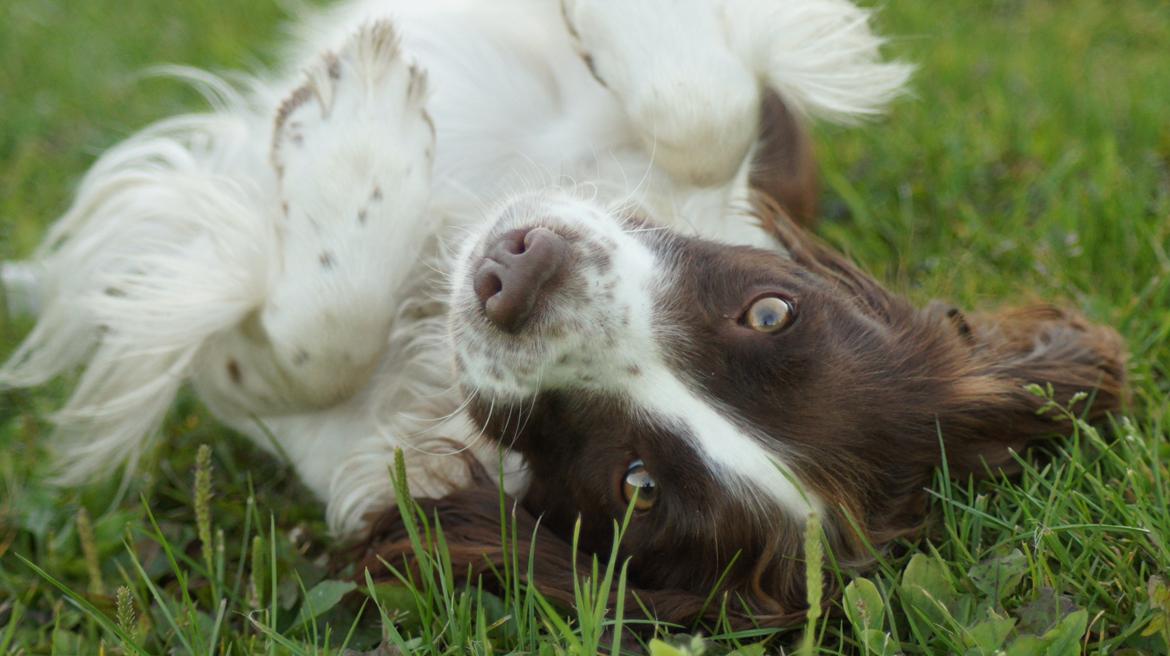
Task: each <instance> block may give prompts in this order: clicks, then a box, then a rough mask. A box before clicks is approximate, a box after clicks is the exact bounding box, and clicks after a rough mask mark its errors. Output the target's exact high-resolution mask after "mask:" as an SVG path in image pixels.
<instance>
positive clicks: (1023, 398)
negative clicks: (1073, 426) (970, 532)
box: [927, 305, 1125, 474]
mask: <svg viewBox="0 0 1170 656" xmlns="http://www.w3.org/2000/svg"><path fill="white" fill-rule="evenodd" d="M927 312H928V313H933V314H935V315H936V318H937V319H938V320H939V321H940V322H943V323H944V330H951V331H953V333H954V335H955V336H956V339H957V340H958V343H959V348H960V349H966V351H967V363H966V365H965V366H963V367H962V368H961V373H960V376H959V377H958V379H957V381H956V384H955V385H954V387H953V389H952V393H951V398H950V399H949V400H948V402H947V403H946V404H945V407H946V410H945V411H944V412H943V413H942V414H941V415H940V417H939V419H940V422H941V424H942V427H943V435H944V438H946V437H947V436H948V433H952V434H954V435H955V436H956V437H959V438H960V440H959V441H955V440H948V444H947V452H948V458H949V465H950V468H951V470H952V472H955V473H959V474H962V473H966V472H971V473H982V472H983V471H985V463H986V465H989V466H991V467H1005V466H1006V467H1007V468H1008V469H1010V468H1011V467H1010V463H1011V462H1012V458H1011V452H1010V451H1009V449H1010V450H1015V451H1019V450H1022V449H1023V448H1024V447H1026V446H1027V445H1028V444H1030V443H1032V442H1035V441H1038V440H1041V439H1044V438H1047V437H1052V436H1054V435H1064V434H1067V432H1068V430H1069V429H1068V427H1067V424H1062V421H1063V420H1062V417H1061V416H1059V414H1058V413H1053V412H1043V413H1042V412H1040V411H1041V409H1042V408H1043V407H1044V406H1045V404H1046V400H1045V399H1044V398H1042V397H1040V396H1037V395H1036V394H1035V393H1033V392H1032V391H1029V389H1028V388H1029V387H1030V386H1032V385H1039V386H1040V387H1041V388H1047V387H1048V386H1051V389H1052V392H1053V394H1052V396H1053V400H1055V401H1056V402H1057V403H1058V404H1061V405H1062V406H1068V405H1069V404H1070V403H1071V402H1072V401H1073V400H1074V398H1076V397H1078V395H1079V396H1081V397H1083V398H1082V399H1081V400H1079V401H1077V403H1076V405H1075V407H1073V408H1072V410H1073V411H1074V412H1075V413H1077V415H1079V416H1083V417H1084V418H1085V419H1087V420H1088V421H1090V422H1093V421H1099V420H1101V419H1103V418H1104V417H1105V416H1106V414H1107V413H1110V412H1114V411H1117V410H1119V409H1120V408H1121V407H1122V406H1123V404H1124V402H1125V345H1124V342H1123V341H1122V339H1121V337H1120V336H1119V335H1118V334H1117V333H1116V332H1115V331H1114V330H1113V329H1111V328H1108V327H1106V326H1102V325H1099V324H1094V323H1092V322H1090V321H1088V320H1086V319H1085V318H1084V317H1082V316H1081V315H1079V314H1077V313H1075V312H1073V311H1070V310H1063V309H1060V308H1056V307H1053V306H1050V305H1034V306H1030V307H1024V308H1013V309H1007V310H1001V311H998V312H992V313H986V314H973V315H971V316H970V317H965V316H964V315H963V314H962V313H961V312H959V311H957V310H954V309H943V308H942V307H941V306H939V305H934V306H932V307H931V308H928V310H927Z"/></svg>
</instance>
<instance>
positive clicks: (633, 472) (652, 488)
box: [622, 460, 658, 510]
mask: <svg viewBox="0 0 1170 656" xmlns="http://www.w3.org/2000/svg"><path fill="white" fill-rule="evenodd" d="M635 493H637V495H638V499H637V500H636V501H634V508H636V509H637V510H649V509H650V508H652V507H653V506H654V502H655V501H657V500H658V487H657V485H656V484H655V483H654V477H653V476H651V475H650V472H648V471H646V465H645V464H644V463H643V462H642V461H641V460H635V461H633V462H631V463H630V467H629V469H627V470H626V478H625V480H624V481H622V497H623V498H624V499H625V500H626V503H629V502H630V500H631V499H633V498H634V494H635Z"/></svg>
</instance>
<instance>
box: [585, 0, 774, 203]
mask: <svg viewBox="0 0 1170 656" xmlns="http://www.w3.org/2000/svg"><path fill="white" fill-rule="evenodd" d="M562 8H563V10H564V14H565V21H566V24H567V26H568V28H569V32H570V33H571V34H572V35H573V37H574V39H575V40H576V45H577V47H578V50H579V51H580V53H581V56H582V58H584V59H585V61H586V63H587V64H588V65H589V66H590V68H591V70H592V71H593V72H594V75H595V76H596V77H597V78H598V79H599V80H600V81H601V82H602V83H603V84H605V85H606V86H607V87H609V88H610V90H612V91H613V92H614V93H615V94H616V95H617V96H618V97H619V98H620V99H621V100H622V101H623V102H624V104H625V106H626V110H627V112H628V113H629V116H630V118H631V120H632V121H633V122H634V123H635V125H636V126H637V127H638V128H639V129H640V130H641V132H642V135H643V139H644V141H645V146H646V148H647V149H648V150H650V151H651V152H653V154H654V157H655V161H656V162H657V163H658V164H659V166H661V167H662V168H663V169H665V170H666V171H667V172H669V173H670V174H671V175H673V176H675V177H676V178H678V179H680V180H684V181H688V182H691V183H693V184H699V185H717V184H721V183H723V182H726V181H727V180H730V179H731V178H732V177H733V176H734V175H735V173H736V172H737V171H738V170H739V168H740V166H741V165H742V164H743V161H744V159H745V158H746V157H747V154H748V150H749V148H750V147H751V145H752V143H753V141H754V140H755V135H756V130H757V124H758V118H759V107H760V98H761V91H760V85H759V83H758V82H757V80H756V77H755V75H754V74H753V73H752V72H751V71H750V70H749V69H748V67H747V66H746V65H745V64H744V63H743V62H742V61H741V60H740V58H739V57H737V55H736V54H735V53H734V52H733V51H732V50H731V48H730V47H729V46H728V44H727V39H726V37H725V35H724V34H723V31H722V27H721V22H720V20H719V16H718V15H717V13H716V11H715V8H714V6H713V4H712V3H711V2H710V0H638V1H637V2H628V1H625V0H563V4H562Z"/></svg>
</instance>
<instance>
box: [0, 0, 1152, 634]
mask: <svg viewBox="0 0 1170 656" xmlns="http://www.w3.org/2000/svg"><path fill="white" fill-rule="evenodd" d="M485 1H486V0H485ZM286 6H287V4H286V3H280V2H278V1H277V0H255V1H253V2H227V1H226V0H214V1H213V0H191V1H189V2H173V3H162V2H148V1H146V0H120V1H117V2H115V1H113V0H88V1H86V2H62V1H60V0H8V1H7V2H6V3H5V5H4V9H3V11H2V18H0V60H2V61H3V62H4V63H3V66H0V258H3V259H9V258H18V257H21V256H27V255H28V254H29V253H31V251H32V249H33V248H34V247H35V246H36V243H37V241H38V238H39V235H40V234H41V233H42V231H43V230H44V228H45V227H46V226H47V225H48V224H49V222H50V221H51V220H52V219H53V218H54V217H55V216H57V215H58V214H60V213H61V212H62V211H63V210H64V209H65V208H66V206H67V203H68V202H69V198H70V193H71V189H73V188H74V186H75V185H76V184H77V182H78V180H79V178H80V176H81V175H82V174H83V172H84V171H85V169H86V167H87V166H88V165H89V164H90V163H91V162H92V160H93V158H94V157H95V155H96V154H97V153H99V152H101V151H102V150H103V149H105V148H106V147H108V146H110V145H111V144H113V143H115V142H117V141H118V140H120V139H122V138H124V137H126V136H127V135H129V134H131V133H133V132H134V131H135V130H137V129H138V128H140V127H142V126H143V125H145V124H146V123H148V122H149V121H151V120H153V119H156V118H161V117H164V116H167V115H169V114H173V113H175V112H178V111H183V110H191V109H198V108H200V107H201V106H202V105H201V101H200V99H199V98H198V96H197V95H196V94H194V93H193V92H191V91H190V90H188V89H185V88H184V87H183V86H182V85H181V84H179V83H176V82H173V81H167V80H160V79H155V78H149V77H144V76H142V75H141V73H142V72H143V70H144V69H145V67H147V66H148V65H151V64H155V63H161V62H171V63H183V64H191V65H194V66H199V67H204V68H210V69H228V68H233V69H239V68H244V69H248V70H259V69H260V68H261V67H262V66H264V64H265V63H266V62H267V63H271V62H272V61H273V59H274V55H275V53H277V52H278V51H279V44H280V35H281V33H282V30H281V21H282V19H283V16H284V11H285V9H284V8H282V7H286ZM878 22H879V24H880V26H881V29H882V31H883V32H885V33H887V34H892V35H897V38H896V39H895V40H894V42H893V43H892V44H891V46H890V51H891V52H892V53H896V54H898V55H901V56H904V57H906V58H908V59H910V60H912V61H915V62H917V63H919V65H920V69H919V71H918V74H917V76H916V78H915V82H914V94H913V95H912V96H911V97H908V98H906V99H903V100H902V101H900V102H898V103H897V104H896V105H895V107H894V108H893V111H892V113H891V115H890V116H889V117H888V118H886V119H883V120H880V121H877V122H874V123H872V124H868V125H865V126H864V127H862V128H859V129H858V128H852V129H837V128H834V129H818V132H817V141H818V147H819V153H820V157H821V165H822V175H823V180H824V182H825V190H824V194H823V198H822V209H823V214H824V219H823V221H822V223H821V225H820V226H819V228H818V230H819V231H820V232H821V234H822V235H823V236H825V237H826V238H827V239H829V240H830V241H832V242H833V243H834V244H836V245H837V246H839V247H841V248H842V249H844V250H845V251H846V252H848V253H850V254H851V255H852V256H853V257H855V258H856V259H857V260H859V261H860V262H861V263H862V264H863V265H864V266H865V267H866V268H868V269H869V270H871V271H873V272H874V273H876V274H877V275H878V277H879V278H880V279H882V280H884V281H886V282H888V283H889V284H890V285H891V286H892V287H893V288H894V289H896V290H898V291H901V292H904V293H906V294H909V295H910V296H911V297H912V298H913V299H915V300H916V301H920V302H926V301H928V300H930V299H933V298H944V299H947V300H949V301H951V302H954V303H956V304H959V305H961V306H964V307H968V308H970V307H977V306H978V307H986V306H994V305H999V304H1010V303H1012V302H1023V301H1028V300H1035V299H1046V300H1055V301H1059V302H1061V303H1064V304H1067V305H1070V306H1073V307H1076V308H1079V309H1080V310H1081V311H1083V312H1084V313H1086V314H1087V315H1089V316H1090V317H1091V318H1093V319H1094V320H1097V321H1101V322H1104V323H1108V324H1110V325H1113V326H1115V327H1117V329H1118V330H1119V331H1120V332H1121V333H1122V334H1123V335H1124V336H1125V338H1126V339H1127V341H1128V344H1129V349H1130V361H1129V374H1130V380H1131V391H1132V401H1131V404H1130V408H1129V410H1128V412H1127V413H1126V415H1125V416H1119V417H1116V418H1115V420H1114V421H1112V422H1110V423H1109V424H1108V425H1105V426H1100V427H1090V426H1087V425H1084V424H1083V423H1080V422H1077V421H1070V422H1068V423H1067V424H1066V425H1067V427H1068V428H1067V432H1068V433H1069V437H1068V439H1067V440H1065V441H1063V442H1062V443H1060V446H1058V447H1056V448H1055V449H1052V450H1050V451H1049V452H1048V453H1046V454H1045V455H1044V456H1043V457H1040V458H1036V457H1033V458H1029V459H1027V460H1026V462H1027V463H1029V464H1027V465H1026V466H1025V468H1024V469H1025V470H1024V472H1023V474H1022V475H1020V476H1018V477H1015V478H1012V479H1010V480H1007V479H1004V480H993V481H989V482H984V483H979V484H970V483H966V482H961V481H960V482H950V481H948V480H947V479H946V477H944V476H940V477H939V478H938V479H937V481H936V483H935V485H934V488H933V491H934V494H933V499H934V500H933V508H932V515H931V520H930V523H929V525H928V530H927V537H925V538H924V539H922V540H920V541H916V542H911V543H906V544H903V545H899V548H897V549H895V550H894V551H893V552H891V553H890V554H888V555H886V556H885V557H884V558H883V559H882V562H881V563H880V565H879V567H878V568H876V569H875V570H874V571H872V572H869V573H868V574H867V575H866V576H867V578H866V579H865V580H864V581H857V582H855V583H854V584H853V585H852V586H850V588H849V590H848V591H847V594H846V597H845V599H844V600H843V601H840V602H838V603H837V604H836V606H835V607H834V612H831V613H829V614H828V615H826V616H823V617H821V618H819V619H817V620H816V621H814V622H812V623H811V624H810V627H808V628H806V627H794V628H793V629H792V630H789V631H782V632H776V631H756V632H746V633H742V632H741V633H739V634H732V635H729V634H727V633H726V632H723V631H722V630H721V628H720V627H718V626H716V627H705V628H701V627H700V628H695V627H673V628H671V627H660V630H659V635H660V636H666V635H667V634H668V633H673V634H675V637H674V638H670V639H669V640H671V641H672V642H671V644H672V645H677V646H669V645H667V644H665V643H656V644H654V645H650V646H649V648H650V649H651V651H652V652H654V653H656V654H659V655H666V654H678V653H692V654H694V653H698V652H700V651H703V650H706V653H709V654H713V653H726V652H727V651H730V650H733V649H737V648H742V649H743V651H742V653H745V654H747V653H763V652H764V651H767V652H768V653H772V652H779V651H780V650H782V649H785V650H791V649H803V650H806V651H807V652H808V653H812V652H814V651H817V652H819V653H866V652H867V650H868V651H869V652H872V653H896V652H897V651H902V652H905V653H909V654H936V653H973V654H979V653H987V654H991V653H998V650H1006V653H1009V654H1045V653H1047V654H1073V653H1078V651H1084V652H1086V653H1088V652H1092V653H1118V652H1122V651H1123V650H1128V651H1126V652H1125V653H1132V654H1165V653H1167V651H1168V650H1170V587H1168V586H1170V469H1168V467H1167V463H1168V462H1170V441H1168V436H1170V405H1168V401H1167V399H1168V398H1170V8H1168V7H1167V6H1166V5H1165V2H1164V1H1163V0H1146V1H1142V0H1119V1H1118V2H1108V3H1107V2H1100V1H1099V0H1048V1H1042V0H1032V1H1025V0H952V1H950V2H934V1H930V0H889V1H888V2H886V3H885V6H884V8H883V9H882V11H881V13H880V16H879V19H878ZM29 327H30V324H29V323H28V322H27V321H7V322H6V323H4V324H3V325H0V356H3V355H4V354H6V353H8V352H10V351H11V350H12V349H13V348H14V347H15V345H16V344H17V342H18V340H19V339H20V337H21V336H22V335H23V334H24V332H25V331H27V330H28V329H29ZM64 389H65V386H64V385H63V384H62V385H54V386H51V387H50V388H48V389H43V390H36V391H32V392H29V391H2V392H0V653H19V654H49V653H54V654H81V653H85V654H97V653H103V650H104V653H127V654H132V653H145V654H164V653H188V652H194V653H199V654H205V653H206V654H211V653H224V654H227V653H230V654H250V653H266V654H314V653H321V654H325V653H329V654H333V653H343V652H344V649H343V648H342V645H343V644H345V646H346V648H348V649H355V650H358V651H359V652H362V651H367V650H371V649H373V648H374V647H375V646H377V645H378V643H379V642H380V641H382V640H383V639H384V640H385V641H386V642H385V644H386V645H387V646H386V647H385V648H384V649H383V651H381V652H379V653H383V654H389V653H395V652H394V650H393V649H392V646H395V645H397V646H399V647H403V646H405V647H411V648H415V649H418V650H420V651H421V652H422V653H429V654H442V653H456V654H459V653H488V652H491V651H494V652H500V653H505V652H509V651H513V650H515V651H519V652H522V653H528V652H538V653H562V652H566V653H590V652H591V651H593V650H594V649H595V648H596V645H597V644H599V643H598V641H599V640H600V641H601V644H602V645H604V644H606V643H605V639H604V636H605V634H606V633H607V631H608V628H607V626H606V625H605V622H604V621H602V620H599V617H601V610H602V609H601V608H598V607H597V604H595V603H594V602H592V601H591V600H590V599H588V598H587V597H589V596H590V595H589V594H588V593H589V590H588V589H589V588H590V587H596V586H598V585H601V584H602V583H603V582H604V581H602V580H600V579H601V578H603V577H591V580H590V582H589V584H588V585H586V586H585V588H583V592H582V599H581V603H579V604H578V607H577V608H575V609H561V610H558V609H555V608H553V607H551V606H546V605H545V604H542V603H541V600H540V599H539V598H538V597H537V595H535V594H534V593H533V592H532V591H531V590H528V589H526V588H525V587H524V586H513V587H510V588H509V591H508V593H507V594H505V595H504V596H503V597H495V596H491V595H488V594H486V593H483V592H480V591H479V590H478V589H457V588H446V587H443V586H434V585H431V586H419V587H416V588H413V589H411V588H402V587H388V586H379V587H377V588H371V587H369V586H365V585H358V586H356V588H357V589H356V590H354V591H352V593H351V594H349V595H347V596H345V597H341V595H340V593H342V592H346V591H348V590H349V589H350V588H352V587H355V586H353V585H352V584H350V583H348V582H347V580H348V578H347V577H348V576H349V574H350V573H349V572H347V571H337V570H335V569H331V568H330V567H329V566H328V564H327V558H326V557H327V556H328V554H329V541H328V539H327V536H326V535H325V532H324V527H323V522H322V518H321V515H320V507H319V506H318V504H316V503H315V502H314V501H313V500H312V499H311V497H310V495H309V494H308V493H307V492H306V491H305V490H304V489H303V488H302V487H300V486H299V485H298V483H297V482H296V480H295V478H294V476H293V475H292V473H291V472H290V471H288V470H287V469H285V468H283V467H282V466H281V465H280V464H279V463H276V462H273V461H272V460H270V459H267V458H265V457H263V456H261V455H260V454H259V453H258V452H257V451H255V450H254V449H252V448H250V447H249V446H248V445H247V444H245V442H244V440H242V439H240V438H237V437H235V436H232V435H231V434H230V433H229V432H228V431H226V430H225V429H223V428H221V427H218V426H217V425H216V424H215V423H214V421H212V420H211V419H210V417H209V416H208V415H207V414H206V412H205V411H204V410H202V409H201V408H200V407H199V406H198V404H197V403H196V402H195V401H194V400H193V399H191V398H190V397H184V398H183V399H182V400H181V401H180V403H178V404H177V406H176V407H175V409H174V411H173V412H172V413H171V415H170V417H169V419H168V421H167V424H166V428H165V440H163V441H162V444H161V446H160V448H159V449H158V450H157V452H155V453H153V454H152V456H151V458H149V460H150V462H149V463H148V465H147V466H146V467H145V468H144V469H143V471H142V473H139V474H136V475H135V476H133V477H132V478H131V479H130V480H128V481H127V484H126V485H124V486H120V485H119V484H118V481H117V480H115V481H113V482H111V483H110V484H107V485H97V486H93V487H90V488H87V489H84V490H64V491H63V490H57V489H54V488H51V487H49V486H47V485H46V484H45V483H44V482H43V480H42V477H43V474H44V471H45V469H46V445H45V442H46V438H47V436H48V434H49V432H50V424H49V421H48V418H49V416H50V415H51V413H52V410H53V409H54V408H55V407H57V405H58V404H59V403H60V402H61V399H62V395H63V392H64ZM1076 410H1077V408H1075V407H1074V408H1073V409H1072V413H1071V414H1070V416H1071V417H1074V418H1075V413H1076ZM201 445H207V446H209V447H210V448H209V449H203V450H201V449H200V447H201ZM196 478H201V479H203V480H202V482H201V483H200V484H199V485H196V482H195V479H196ZM825 562H826V566H831V558H829V557H828V555H826V559H825ZM441 564H442V563H441V561H439V562H436V563H435V565H436V566H437V567H438V569H439V570H440V571H441V569H442V568H441ZM602 572H604V568H603V570H602ZM582 574H583V575H584V574H587V573H586V572H582ZM439 578H440V579H443V580H445V579H446V575H440V576H439ZM616 579H617V577H616V575H615V582H614V585H617V584H618V583H617V581H616ZM562 611H563V612H562ZM810 629H811V630H810ZM698 633H701V634H703V635H705V636H707V637H706V638H705V640H704V641H703V642H702V644H699V643H694V644H692V643H691V642H690V639H689V638H685V637H679V636H682V635H684V634H698ZM627 647H628V648H629V649H630V650H633V651H640V650H643V649H644V648H646V647H647V645H639V644H638V643H636V642H632V643H630V644H628V645H627ZM119 650H120V652H119Z"/></svg>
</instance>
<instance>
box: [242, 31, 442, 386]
mask: <svg viewBox="0 0 1170 656" xmlns="http://www.w3.org/2000/svg"><path fill="white" fill-rule="evenodd" d="M426 95H427V94H426V77H425V75H424V73H423V72H422V71H421V70H420V69H418V68H417V67H416V66H414V65H412V64H410V63H408V62H407V61H406V59H405V58H404V57H403V54H402V51H401V49H400V47H399V42H398V38H397V35H396V34H395V32H394V29H393V27H392V25H391V24H390V23H388V22H384V21H380V22H375V23H371V24H368V25H365V26H363V27H362V28H361V29H360V30H359V31H358V32H357V33H355V34H354V35H353V36H352V37H351V38H350V39H349V40H348V41H347V42H346V44H345V45H344V46H343V47H342V48H341V49H340V50H339V51H338V52H337V53H336V54H333V53H326V54H324V55H323V56H321V57H320V58H319V60H318V61H317V62H316V63H315V64H314V65H313V66H312V67H310V69H309V70H308V71H307V74H306V80H305V82H304V84H303V85H302V86H301V87H300V88H298V89H297V90H296V91H294V92H293V93H292V94H291V95H290V96H289V98H288V99H287V100H286V101H285V102H284V103H283V104H282V105H281V107H280V109H279V110H278V112H277V116H276V126H275V134H274V139H273V149H272V162H273V164H274V166H275V167H276V170H277V173H278V176H279V179H280V194H281V197H280V207H279V208H277V213H278V214H279V215H280V217H279V222H278V226H279V234H280V238H281V253H282V263H281V264H282V269H281V271H279V272H278V273H277V277H276V279H275V281H274V283H273V288H272V290H271V292H270V295H269V298H268V302H267V304H266V306H265V308H264V311H263V314H262V317H261V319H262V326H263V331H264V332H265V333H266V336H267V338H268V340H269V341H270V342H271V344H272V346H273V348H274V351H275V355H276V364H277V368H278V370H279V371H281V372H282V373H283V375H284V376H285V377H287V378H288V379H292V380H295V381H296V384H297V385H298V386H299V387H301V388H302V390H301V391H302V392H303V394H304V396H305V400H308V401H310V402H315V403H322V404H327V403H330V402H333V401H336V400H339V399H340V398H344V397H345V396H346V395H348V394H349V393H351V392H352V391H353V390H355V389H357V388H359V387H360V386H361V385H362V384H363V383H364V381H365V379H366V378H367V377H368V375H369V373H370V372H371V371H372V370H373V368H374V366H375V364H376V362H377V361H378V359H379V358H380V356H381V353H382V352H383V351H384V350H385V345H386V339H387V335H388V332H389V328H390V321H391V318H392V316H393V313H394V311H395V309H396V305H397V297H396V292H397V290H398V288H399V287H400V286H401V285H402V284H403V282H404V279H405V278H406V276H407V273H408V271H409V269H411V268H412V265H413V262H414V261H415V259H416V258H417V254H418V252H419V249H420V248H421V246H422V242H423V241H424V240H425V239H426V235H427V221H426V220H425V213H426V209H427V204H428V202H429V198H430V187H431V167H432V161H433V155H434V137H435V133H434V128H433V126H432V124H431V121H430V118H429V117H428V116H427V113H426V110H425V101H426Z"/></svg>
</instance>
